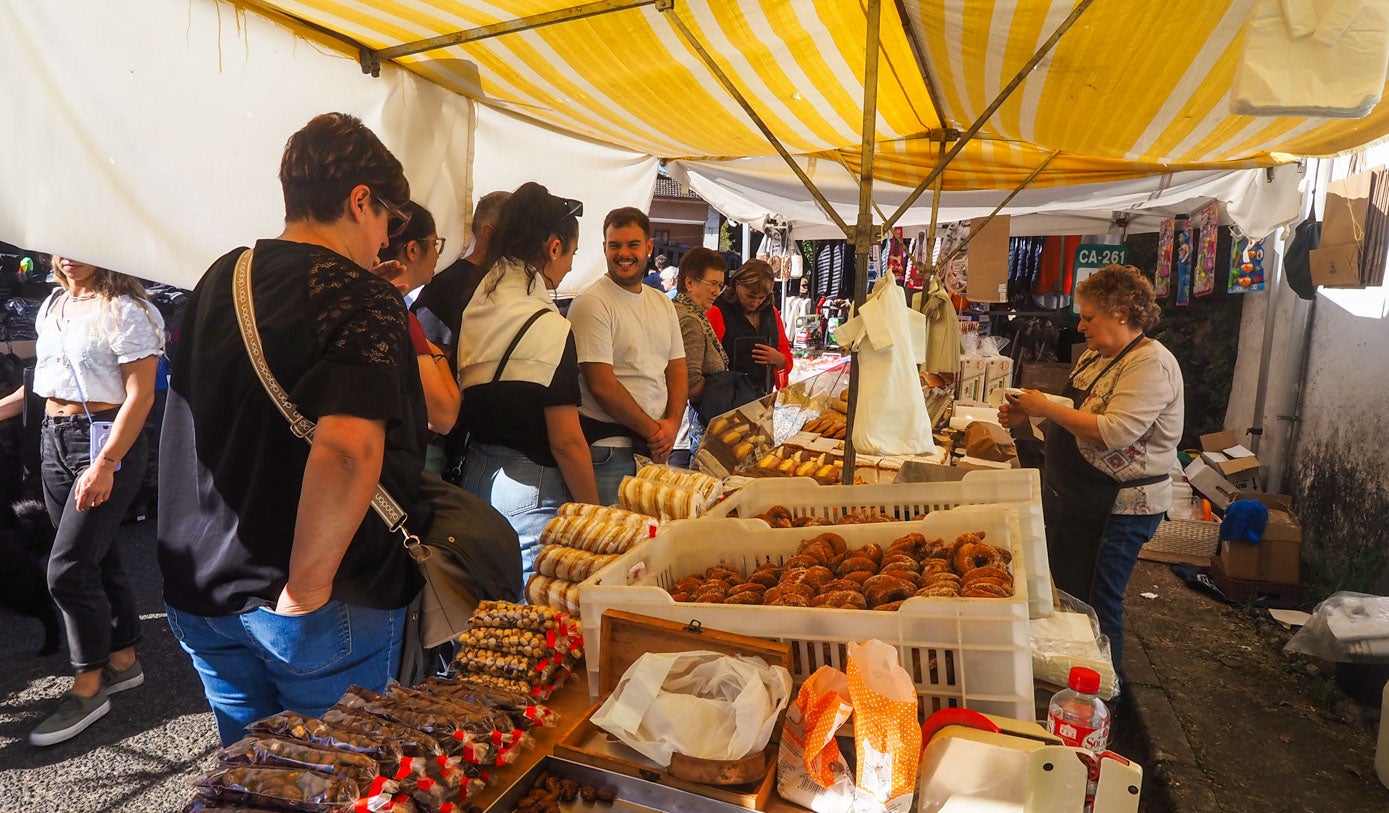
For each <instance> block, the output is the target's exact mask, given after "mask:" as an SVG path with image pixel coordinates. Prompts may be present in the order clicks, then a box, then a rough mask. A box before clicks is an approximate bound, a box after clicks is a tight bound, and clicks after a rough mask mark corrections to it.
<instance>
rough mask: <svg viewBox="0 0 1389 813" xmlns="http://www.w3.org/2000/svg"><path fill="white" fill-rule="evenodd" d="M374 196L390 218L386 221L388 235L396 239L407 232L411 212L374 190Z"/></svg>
mask: <svg viewBox="0 0 1389 813" xmlns="http://www.w3.org/2000/svg"><path fill="white" fill-rule="evenodd" d="M371 194H372V197H374V198H376V202H377V203H379V204H381V208H382V209H385V210H386V215H387V217H389V220H388V221H387V222H386V236H387V237H388V238H391V239H394V238H396V237H399V236H400V235H402V234H404V233H405V228H406V227H407V226H409V225H410V213H409V212H406V211H404V210H402V209H401V208H400V207H399V206H397V205H396V204H394V203H391V202H390V201H388V200H386V199H385V198H383V197H381V196H380V195H378V194H376V193H375V192H372V193H371Z"/></svg>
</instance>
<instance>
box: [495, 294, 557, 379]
mask: <svg viewBox="0 0 1389 813" xmlns="http://www.w3.org/2000/svg"><path fill="white" fill-rule="evenodd" d="M549 312H550V309H549V308H541V309H540V310H538V311H536V312H535V313H532V314H531V318H529V319H527V320H526V323H525V324H524V325H521V329H520V330H518V331H516V335H515V336H513V337H512V338H511V344H509V345H507V348H506V352H505V353H502V360H501V361H499V362H498V363H497V372H495V373H493V374H492V383H493V384H495V383H497V382H498V381H501V380H502V371H503V370H505V369H506V363H507V362H508V361H511V354H512V353H514V352H516V346H517V345H519V344H520V343H521V339H522V338H523V337H524V336H525V335H526V331H527V330H530V329H531V325H533V324H535V323H536V321H537V320H538V319H540V317H542V316H544V315H545V314H547V313H549Z"/></svg>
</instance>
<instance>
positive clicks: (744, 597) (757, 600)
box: [723, 592, 762, 605]
mask: <svg viewBox="0 0 1389 813" xmlns="http://www.w3.org/2000/svg"><path fill="white" fill-rule="evenodd" d="M723 603H724V604H759V605H760V604H761V603H762V596H761V595H760V594H758V593H751V592H748V593H729V594H728V598H727V599H725V600H724V602H723Z"/></svg>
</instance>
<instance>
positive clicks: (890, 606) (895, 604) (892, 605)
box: [873, 599, 906, 613]
mask: <svg viewBox="0 0 1389 813" xmlns="http://www.w3.org/2000/svg"><path fill="white" fill-rule="evenodd" d="M905 600H906V599H898V600H896V601H889V602H887V603H886V604H879V605H877V606H875V607H874V608H873V609H874V610H875V611H877V612H884V613H891V612H896V611H897V610H898V609H900V608H901V606H902V602H903V601H905Z"/></svg>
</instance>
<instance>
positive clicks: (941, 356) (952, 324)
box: [917, 280, 960, 373]
mask: <svg viewBox="0 0 1389 813" xmlns="http://www.w3.org/2000/svg"><path fill="white" fill-rule="evenodd" d="M917 296H921V297H923V298H924V301H923V302H922V305H921V307H919V308H917V310H919V311H921V312H922V313H924V314H926V364H925V365H924V367H925V371H926V372H928V373H953V372H955V371H957V370H959V369H960V317H959V314H957V313H956V312H955V306H954V304H952V303H951V301H950V295H949V294H947V293H946V292H945V288H943V287H941V284H940V283H939V282H936V281H934V280H933V281H932V283H931V290H930V291H928V292H926V293H923V294H917Z"/></svg>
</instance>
